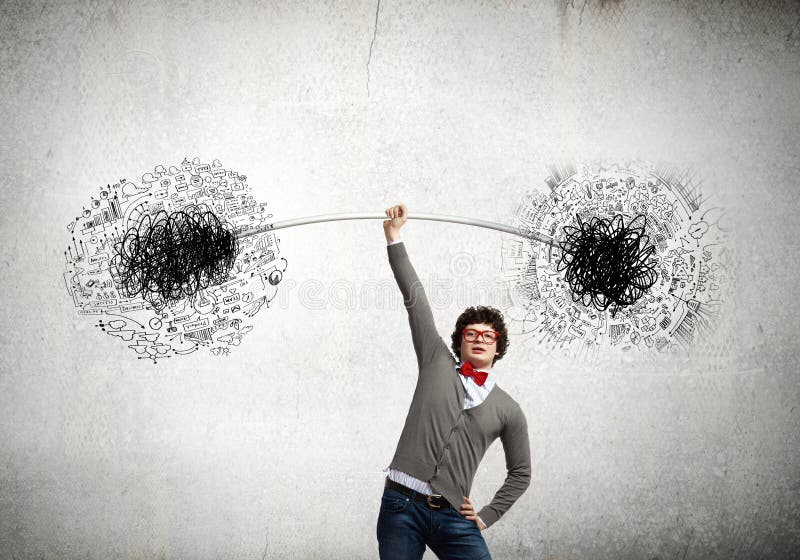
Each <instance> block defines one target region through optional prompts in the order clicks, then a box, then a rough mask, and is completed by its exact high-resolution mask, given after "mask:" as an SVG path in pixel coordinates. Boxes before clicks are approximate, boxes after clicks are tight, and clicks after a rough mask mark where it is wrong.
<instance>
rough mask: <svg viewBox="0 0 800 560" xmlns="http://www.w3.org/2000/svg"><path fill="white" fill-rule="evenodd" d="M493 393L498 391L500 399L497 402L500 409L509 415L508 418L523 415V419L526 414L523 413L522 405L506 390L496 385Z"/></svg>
mask: <svg viewBox="0 0 800 560" xmlns="http://www.w3.org/2000/svg"><path fill="white" fill-rule="evenodd" d="M492 391H497V392H498V393H497V396H498V397H500V398H498V399H497V400H496V402H497V406H498V407H500V408H501V409H502V410H503V412H504V413H505V414H506V415H507V417H509V418H510V417H512V416H518V415H522V416H523V417H524V416H525V414H524V413H523V412H522V407H521V406H520V404H519V403H518V402H517V401H516V400H515V399H514V397H512V396H511V395H509V394H508V392H507V391H506V390H504V389H503V388H502V387H500V385H498V384H497V383H495V385H494V388H492Z"/></svg>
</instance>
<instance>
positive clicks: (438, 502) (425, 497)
mask: <svg viewBox="0 0 800 560" xmlns="http://www.w3.org/2000/svg"><path fill="white" fill-rule="evenodd" d="M386 486H388V487H389V488H391V489H392V490H397V491H398V492H400V493H402V494H405V495H406V496H410V497H412V498H414V500H416V501H417V502H425V503H426V504H427V505H428V507H430V508H433V509H439V508H443V507H448V506H449V505H450V502H448V501H447V500H445V499H444V496H442V495H441V494H422V493H421V492H417V491H416V490H412V489H411V488H408V487H407V486H403V485H402V484H400V483H399V482H395V481H394V480H392V479H391V478H389V477H388V476H387V477H386Z"/></svg>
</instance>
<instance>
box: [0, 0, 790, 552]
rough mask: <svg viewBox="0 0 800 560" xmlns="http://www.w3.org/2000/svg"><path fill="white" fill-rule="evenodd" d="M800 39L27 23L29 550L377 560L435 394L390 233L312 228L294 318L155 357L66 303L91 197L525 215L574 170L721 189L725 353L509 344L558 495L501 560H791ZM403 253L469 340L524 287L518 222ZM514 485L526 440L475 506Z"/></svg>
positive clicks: (200, 20) (6, 95) (503, 371)
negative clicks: (97, 192)
mask: <svg viewBox="0 0 800 560" xmlns="http://www.w3.org/2000/svg"><path fill="white" fill-rule="evenodd" d="M799 22H800V12H799V11H798V5H797V3H796V2H785V3H781V2H753V3H752V4H745V3H741V2H730V1H726V2H715V3H713V4H711V3H692V2H689V3H683V2H659V3H651V2H614V1H610V0H607V1H605V2H599V1H595V0H590V1H588V2H586V3H585V5H584V3H583V2H582V0H576V1H575V2H527V3H522V2H513V3H512V2H508V3H499V2H498V3H496V4H492V3H477V2H428V3H417V2H395V1H391V0H384V1H383V2H381V3H380V4H379V5H377V4H376V3H375V2H345V3H333V2H328V3H321V2H308V3H303V2H287V3H282V4H272V3H269V4H264V3H261V4H258V3H255V2H252V3H251V2H224V3H222V2H220V3H219V4H212V3H206V2H198V3H195V2H139V3H131V4H129V3H123V2H117V3H111V2H99V1H95V2H85V3H72V4H71V3H69V2H49V3H42V2H33V1H32V2H27V1H26V2H3V3H2V5H0V70H1V71H2V80H0V99H2V102H1V103H0V116H2V118H1V119H0V122H1V123H2V128H0V146H2V150H0V167H1V168H2V170H3V172H2V174H0V181H2V183H1V186H0V208H2V213H1V214H0V216H1V217H0V228H1V230H2V231H1V234H2V240H3V249H2V264H1V265H0V283H1V284H0V285H2V290H3V303H4V305H3V306H2V319H3V327H2V369H1V370H0V512H2V513H0V556H2V557H3V558H13V559H27V558H36V559H40V558H46V559H51V558H81V559H88V558H97V559H106V558H192V559H206V558H209V559H211V558H253V559H257V558H258V559H261V558H297V559H307V558H375V557H377V543H376V539H375V524H376V519H377V514H378V505H379V496H380V492H381V490H382V484H383V475H382V472H381V471H382V469H383V468H384V467H385V466H386V465H387V464H388V461H389V459H390V458H391V455H392V453H393V451H394V447H395V444H396V441H397V437H398V436H399V433H400V430H401V428H402V423H403V419H404V417H405V413H406V411H407V407H408V403H409V402H410V398H411V394H412V391H413V387H414V383H415V359H414V354H413V351H412V348H411V341H410V335H409V332H408V325H407V322H406V318H405V312H404V310H403V308H402V305H401V302H400V301H399V299H393V298H392V297H391V296H378V295H374V294H372V295H370V293H368V290H366V291H365V290H364V287H365V286H368V285H370V284H369V283H370V282H372V283H381V282H384V283H385V282H391V281H392V278H391V273H390V270H389V267H388V263H387V260H386V254H385V248H384V240H383V233H382V230H381V226H380V223H379V222H377V221H372V222H366V221H365V222H348V223H339V224H324V225H316V226H308V227H305V228H296V229H294V230H286V231H285V232H284V233H283V234H282V235H281V240H282V248H283V251H284V253H285V255H286V256H287V258H288V259H289V269H288V270H287V275H286V278H285V281H284V284H283V285H282V296H283V297H282V298H281V299H280V303H279V304H278V305H275V306H274V307H272V308H270V309H268V310H266V311H265V312H262V313H260V314H259V315H258V316H257V317H256V318H255V326H256V328H255V329H254V331H253V332H252V333H250V334H249V335H248V336H247V337H246V338H245V340H244V341H243V343H242V345H241V346H240V347H238V349H236V351H235V352H234V353H233V355H231V356H229V357H227V358H212V357H211V356H208V355H205V354H200V353H195V354H193V355H191V356H188V357H186V358H185V359H181V360H179V359H171V360H167V361H164V362H161V363H158V364H152V363H148V362H147V361H142V360H136V359H135V357H134V356H133V355H132V354H131V353H129V351H128V350H127V349H126V348H124V346H123V345H122V344H121V343H120V341H118V340H115V339H113V338H112V337H108V336H105V335H102V334H101V333H100V332H99V331H98V330H97V329H96V328H95V327H93V326H92V324H91V323H92V322H91V321H90V320H88V319H85V318H82V317H79V316H77V314H76V313H75V309H74V307H73V306H72V302H71V301H70V300H69V299H68V298H67V297H66V294H65V290H64V286H63V283H62V278H61V268H62V265H63V258H64V257H63V251H64V249H65V248H66V244H67V243H68V242H69V235H68V232H67V231H66V229H65V228H64V225H65V224H67V223H68V222H69V221H70V220H72V219H73V217H74V216H75V215H76V214H75V213H76V212H79V211H80V208H81V205H83V204H85V203H86V202H87V201H88V198H89V194H90V192H91V190H92V189H93V188H95V187H96V186H97V185H100V184H105V183H107V182H109V181H114V180H116V179H118V178H119V177H123V176H125V177H128V176H131V177H133V176H138V175H141V173H144V172H146V171H149V170H151V169H152V166H154V165H156V164H170V163H173V162H176V161H178V162H179V161H180V160H181V159H182V158H183V157H184V156H189V157H190V158H191V157H193V156H195V155H197V156H201V157H203V158H204V159H211V158H220V159H221V160H222V161H223V163H224V164H225V165H228V166H230V167H231V168H233V169H236V170H238V171H241V172H244V173H246V174H247V175H248V177H249V179H250V184H251V186H252V187H253V190H254V193H255V195H256V197H257V198H259V200H261V201H267V202H269V203H270V204H271V205H272V209H273V211H274V212H275V216H276V218H279V219H287V218H292V217H298V216H305V215H311V214H320V213H327V212H345V211H370V210H372V211H374V210H382V209H383V208H385V207H387V206H388V205H390V204H393V203H395V202H399V201H403V202H405V203H406V204H407V205H408V206H409V208H410V209H411V211H415V210H416V211H418V212H431V213H442V214H455V215H464V216H472V217H477V218H483V219H488V220H494V221H508V220H510V219H511V218H512V217H513V215H514V211H515V210H516V208H517V206H518V205H519V204H520V203H521V201H522V197H523V195H524V194H525V193H526V192H528V191H537V190H543V189H544V188H545V187H544V183H543V179H544V177H545V176H546V173H547V171H546V167H545V165H546V164H547V163H549V162H551V161H553V160H554V159H556V158H574V159H577V160H579V161H588V160H595V159H601V160H602V159H606V160H610V161H617V160H620V159H625V158H633V157H635V158H641V159H643V160H645V161H662V160H663V161H670V162H673V163H675V164H677V165H680V166H686V167H689V168H691V169H692V170H693V171H694V173H695V174H696V176H697V177H699V178H701V179H702V181H703V190H704V192H705V193H706V195H707V197H708V198H710V199H711V200H712V201H713V202H714V203H715V204H718V205H722V206H724V207H725V208H726V209H727V216H728V217H729V220H730V226H731V227H732V228H733V233H732V238H731V244H732V248H733V249H734V251H735V254H736V257H737V261H738V270H737V275H736V278H737V279H736V283H735V286H734V287H733V288H734V289H733V290H732V294H733V295H732V297H731V300H730V301H728V302H727V315H726V318H725V320H724V322H723V324H721V325H720V326H719V329H718V331H717V334H716V335H714V336H715V338H712V339H711V340H709V341H707V345H706V346H705V347H704V348H710V349H711V350H708V351H706V350H704V351H702V352H699V351H688V352H683V353H679V354H673V355H663V356H657V357H655V358H649V359H647V360H644V359H641V360H633V361H626V362H622V361H616V360H611V359H607V358H604V357H603V356H602V355H601V356H600V357H599V358H598V359H597V360H596V361H593V362H587V361H585V360H580V359H577V358H576V357H575V356H574V355H572V354H571V353H570V352H569V351H553V350H551V349H549V348H547V347H544V346H542V345H538V344H536V342H535V341H533V340H522V339H519V340H513V339H512V341H511V343H512V344H511V347H510V349H509V354H508V357H507V358H506V359H504V360H503V361H502V362H498V365H497V368H496V372H497V375H498V379H499V381H498V382H499V384H500V385H501V386H502V387H503V388H504V389H506V390H507V391H508V392H510V393H511V394H512V395H514V396H515V397H516V398H517V400H518V401H519V402H520V404H521V405H522V406H523V409H524V411H525V413H526V415H527V418H528V422H529V426H530V434H531V442H532V448H533V460H534V477H533V483H532V485H531V487H530V489H529V490H528V492H527V493H526V494H525V495H524V496H523V497H522V498H521V499H520V500H519V501H518V502H517V504H516V505H515V506H514V507H513V508H512V509H511V510H510V511H509V513H508V514H507V515H506V516H505V517H504V518H503V519H501V520H500V521H499V522H498V523H497V524H496V525H495V526H493V527H492V528H490V529H489V530H488V531H487V532H486V533H485V537H486V539H487V541H488V543H489V546H490V549H491V550H492V553H493V557H494V558H497V559H503V558H536V559H567V558H594V559H603V558H609V559H611V558H614V559H617V558H648V559H651V558H681V559H690V558H697V559H701V558H720V559H723V558H724V559H731V558H788V557H789V556H790V553H791V551H793V550H794V549H797V547H798V546H799V545H800V522H799V521H798V519H800V512H798V507H799V506H800V499H799V498H798V495H799V493H798V484H799V483H800V476H799V475H800V472H799V469H798V465H799V464H800V461H799V460H798V455H797V449H798V435H797V434H798V430H797V429H798V422H799V421H800V412H798V410H797V405H798V393H800V387H799V386H798V346H797V341H796V336H797V333H798V311H800V305H798V301H797V290H796V286H797V280H796V278H795V275H796V273H797V271H798V251H797V239H798V237H799V236H800V225H799V224H800V222H799V221H798V219H797V212H798V210H800V203H798V196H797V189H798V173H800V152H798V144H799V143H800V132H799V131H800V127H798V125H799V124H800V95H798V91H800V56H799V55H800V27H798V24H799ZM404 237H405V239H406V244H407V246H408V249H409V253H410V254H411V256H412V259H413V263H414V265H415V266H416V268H417V270H418V272H419V274H420V276H421V277H422V278H423V279H424V280H426V281H434V280H437V279H438V280H442V281H444V282H445V283H448V284H447V285H449V286H450V288H449V289H450V290H451V291H450V292H449V294H450V297H447V298H445V299H444V300H443V301H442V302H441V303H440V304H437V306H436V308H435V309H434V313H435V316H436V320H437V324H438V325H439V327H440V330H441V332H442V333H443V335H445V337H447V336H448V335H449V329H450V328H451V325H452V323H453V321H454V319H455V317H456V316H457V314H458V313H459V312H460V311H461V309H462V308H463V307H464V306H465V305H468V304H472V303H478V302H474V301H469V299H470V294H471V293H472V292H471V291H470V290H472V289H473V288H474V287H475V285H476V284H475V283H477V282H478V281H479V280H480V279H481V278H490V279H495V278H497V279H498V280H499V279H500V272H499V267H500V260H501V259H500V245H501V239H500V235H499V234H497V235H495V234H492V233H483V234H480V235H478V234H477V233H476V230H474V229H472V228H465V227H463V226H456V225H449V224H437V223H426V222H412V223H411V224H410V225H408V226H407V227H406V228H405V230H404ZM464 254H468V255H470V256H471V259H472V260H471V261H470V263H471V264H470V267H472V272H471V274H469V275H463V274H462V273H461V272H462V271H463V269H461V268H458V267H461V266H462V265H461V264H459V265H458V266H455V265H454V264H453V263H454V259H460V258H463V255H464ZM455 271H458V272H459V273H458V274H456V273H455ZM465 294H466V295H465ZM484 303H490V304H491V303H492V302H484ZM504 475H505V470H504V462H503V452H502V447H501V445H500V442H499V441H498V442H496V444H495V445H494V446H493V447H492V448H491V449H490V450H489V452H488V454H487V456H486V458H485V459H484V461H483V463H482V464H481V467H480V469H479V471H478V474H477V477H476V480H475V484H474V486H473V488H474V491H473V496H472V498H473V500H474V501H475V502H476V503H477V504H478V505H479V506H480V505H482V504H485V503H487V502H488V500H490V499H491V497H492V495H493V493H494V491H495V490H496V489H497V488H498V487H499V486H500V484H501V483H502V480H503V477H504ZM432 557H433V555H432V554H431V553H430V552H427V553H426V558H432Z"/></svg>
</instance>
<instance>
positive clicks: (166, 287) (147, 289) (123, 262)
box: [111, 205, 239, 309]
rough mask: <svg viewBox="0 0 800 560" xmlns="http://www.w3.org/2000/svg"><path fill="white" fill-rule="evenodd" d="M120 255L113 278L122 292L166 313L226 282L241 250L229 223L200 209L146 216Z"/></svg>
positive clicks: (118, 247)
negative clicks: (169, 309) (185, 300)
mask: <svg viewBox="0 0 800 560" xmlns="http://www.w3.org/2000/svg"><path fill="white" fill-rule="evenodd" d="M114 249H115V251H116V255H115V256H114V259H113V262H112V266H111V273H112V276H113V278H114V281H115V282H116V283H117V286H118V287H119V290H120V291H121V292H122V293H123V294H124V295H125V296H127V297H136V296H141V297H142V298H144V300H145V301H147V302H149V303H150V304H151V305H153V307H155V308H156V309H163V308H164V307H165V306H166V305H168V304H170V303H175V302H178V301H180V300H182V299H183V298H185V297H192V296H194V295H195V294H197V293H198V292H199V291H200V290H202V289H205V288H208V287H209V286H214V285H217V284H221V283H222V282H224V281H225V280H226V279H227V278H228V274H229V273H230V271H231V269H232V268H233V264H234V261H235V260H236V255H237V254H238V252H239V244H238V241H237V239H236V235H235V234H234V232H233V231H232V229H231V228H230V227H229V225H228V224H227V223H225V222H222V221H220V219H219V218H218V217H217V216H216V215H215V214H214V213H213V212H211V211H210V210H209V209H208V208H207V207H205V206H203V205H199V206H187V207H186V208H184V209H183V210H180V211H177V212H173V213H171V214H167V213H166V212H165V211H163V210H161V211H160V212H158V213H157V214H155V215H153V216H151V215H149V214H144V215H143V216H142V217H141V218H140V219H139V221H138V222H137V223H136V225H135V226H133V227H131V228H130V229H128V231H127V232H126V233H125V236H124V237H123V239H122V241H120V242H119V243H117V244H116V245H115V247H114Z"/></svg>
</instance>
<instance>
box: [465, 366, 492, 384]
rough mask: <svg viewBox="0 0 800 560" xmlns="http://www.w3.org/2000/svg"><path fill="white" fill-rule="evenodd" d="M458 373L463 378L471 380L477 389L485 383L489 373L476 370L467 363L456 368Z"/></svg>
mask: <svg viewBox="0 0 800 560" xmlns="http://www.w3.org/2000/svg"><path fill="white" fill-rule="evenodd" d="M458 372H459V373H460V374H461V375H463V376H465V377H471V378H473V379H474V380H475V383H477V385H478V386H479V387H480V386H481V385H483V384H484V383H486V378H487V377H489V372H487V371H479V370H476V369H475V368H473V367H472V364H471V363H469V362H464V363H463V364H462V365H461V367H460V368H458Z"/></svg>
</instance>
